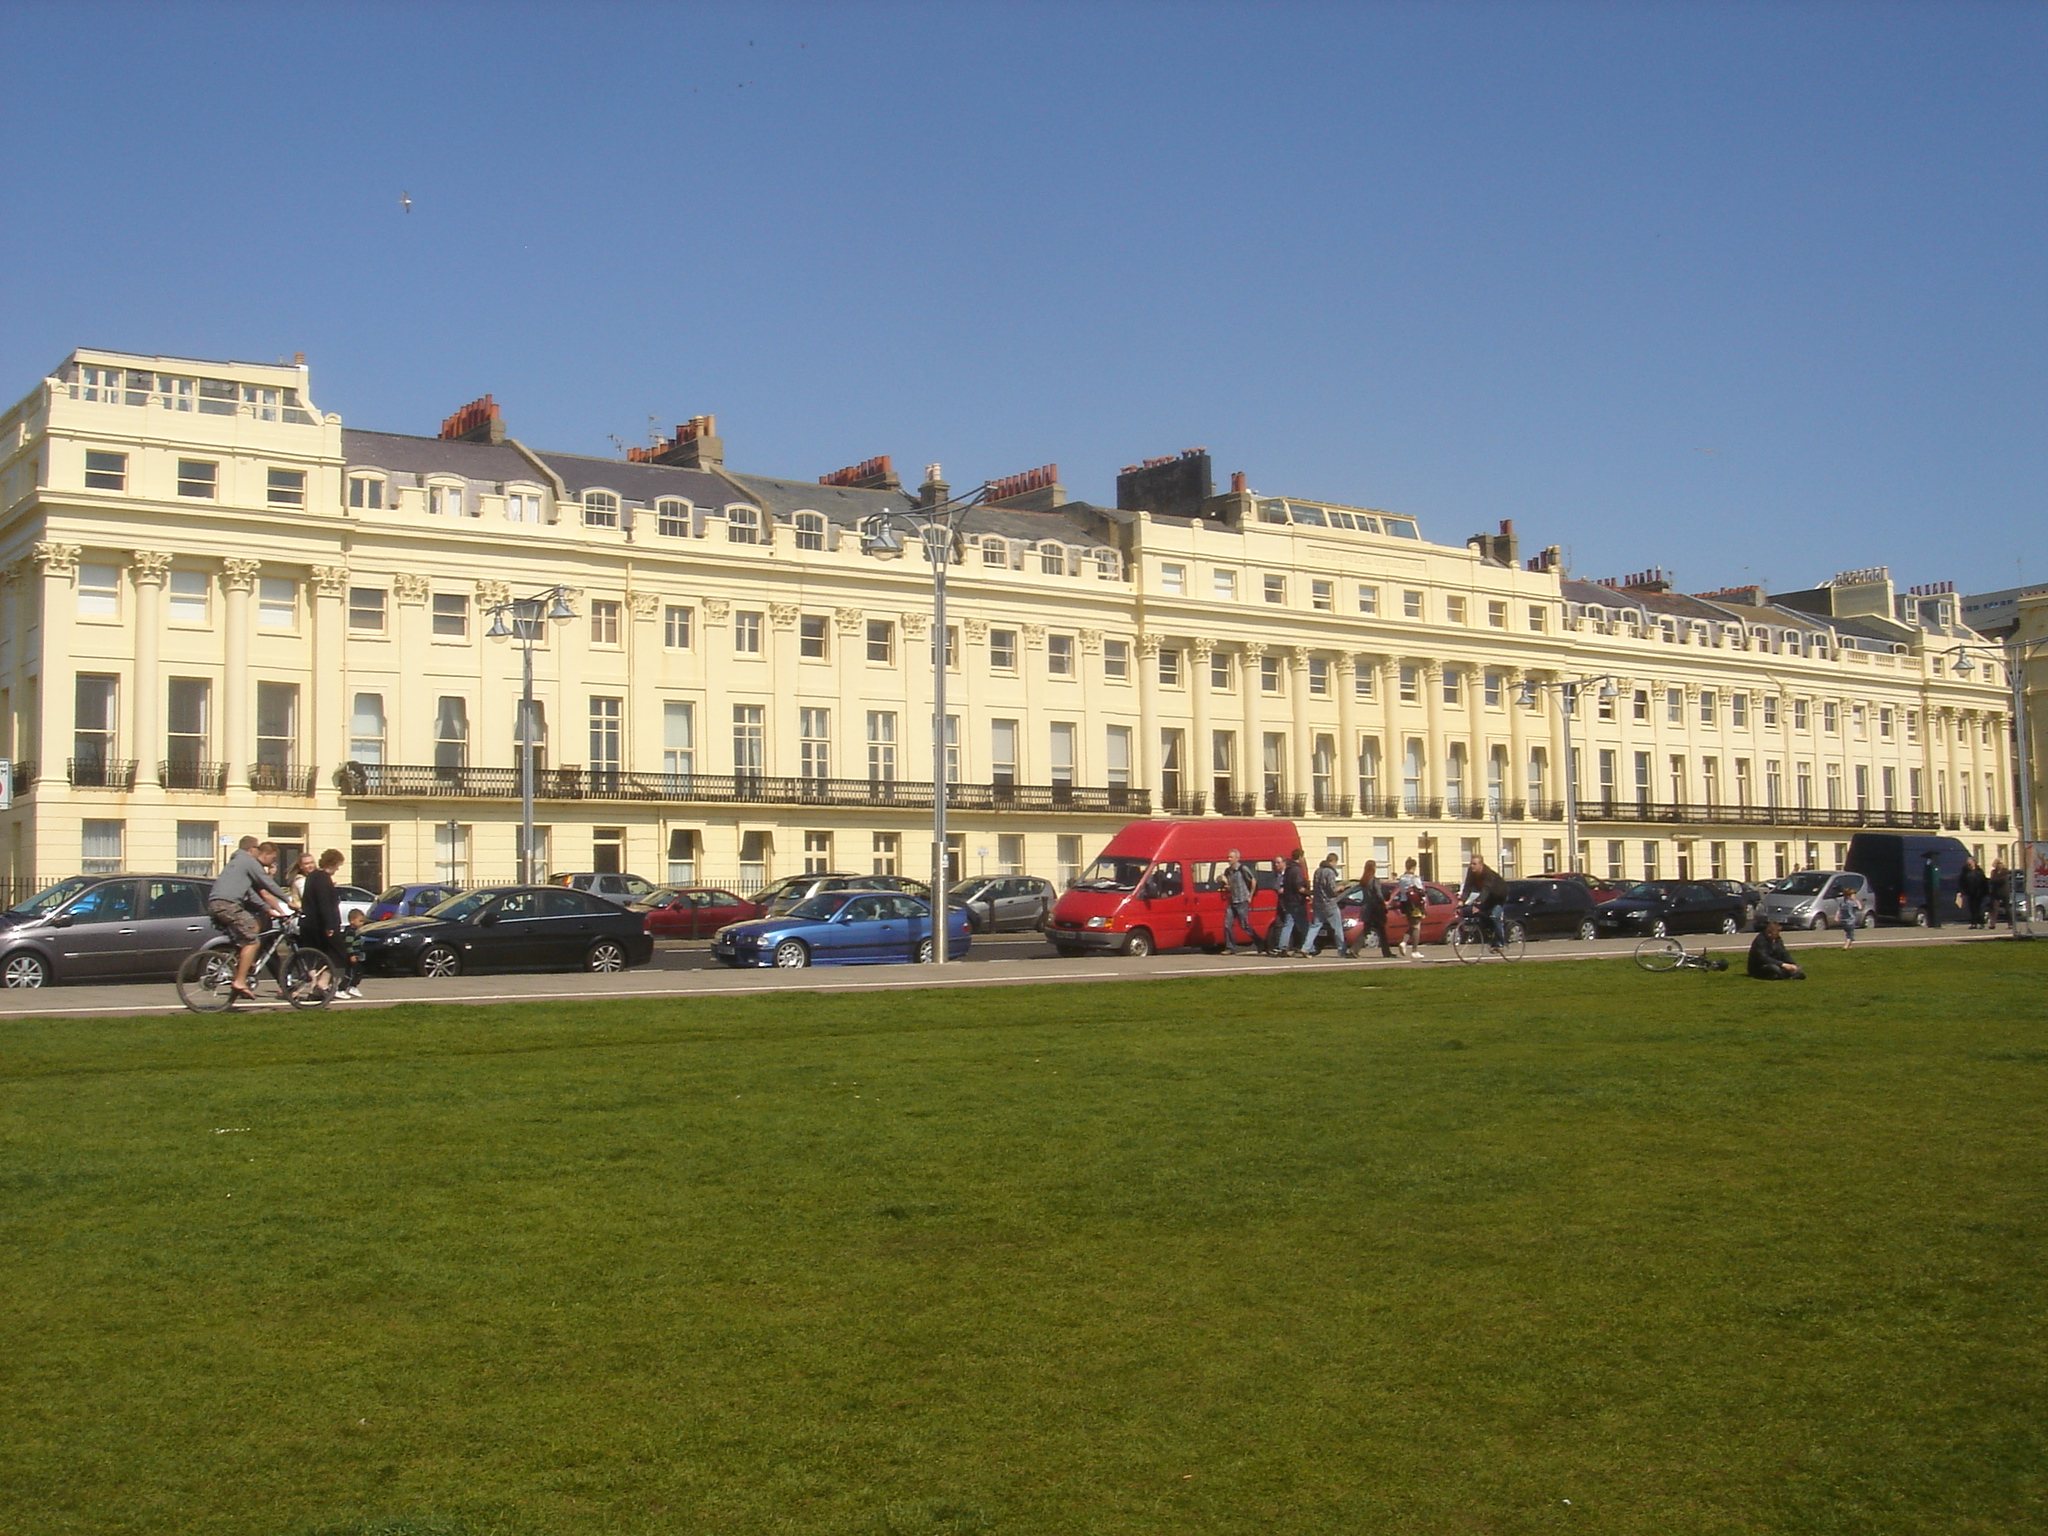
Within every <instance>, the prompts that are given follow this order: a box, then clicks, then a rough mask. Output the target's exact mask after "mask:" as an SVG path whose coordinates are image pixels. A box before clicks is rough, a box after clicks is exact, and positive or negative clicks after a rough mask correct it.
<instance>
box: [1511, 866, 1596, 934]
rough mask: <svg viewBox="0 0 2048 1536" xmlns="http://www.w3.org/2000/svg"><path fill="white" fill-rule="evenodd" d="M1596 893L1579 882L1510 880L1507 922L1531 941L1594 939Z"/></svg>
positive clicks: (1564, 880)
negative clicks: (1518, 927) (1514, 924)
mask: <svg viewBox="0 0 2048 1536" xmlns="http://www.w3.org/2000/svg"><path fill="white" fill-rule="evenodd" d="M1596 905H1597V904H1596V903H1595V902H1594V900H1593V893H1592V892H1591V891H1590V890H1588V889H1587V888H1586V886H1585V885H1584V884H1583V883H1581V882H1580V881H1577V880H1566V879H1557V880H1510V881H1509V882H1508V921H1509V922H1513V923H1520V924H1521V925H1522V932H1524V933H1526V934H1527V935H1528V936H1529V937H1530V938H1532V939H1556V938H1572V939H1595V938H1598V937H1599V936H1600V924H1599V922H1598V920H1597V919H1595V918H1594V916H1593V911H1594V907H1595V906H1596Z"/></svg>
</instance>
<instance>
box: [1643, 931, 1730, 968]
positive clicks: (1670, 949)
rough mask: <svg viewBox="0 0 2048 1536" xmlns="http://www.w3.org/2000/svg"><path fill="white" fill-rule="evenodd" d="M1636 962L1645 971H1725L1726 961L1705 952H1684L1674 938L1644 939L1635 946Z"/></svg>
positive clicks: (1683, 947) (1681, 945)
mask: <svg viewBox="0 0 2048 1536" xmlns="http://www.w3.org/2000/svg"><path fill="white" fill-rule="evenodd" d="M1636 964H1637V965H1640V966H1641V967H1642V968H1643V969H1644V970H1646V971H1725V970H1727V969H1728V962H1727V961H1726V960H1722V959H1719V958H1717V957H1715V956H1713V955H1710V954H1708V953H1707V952H1706V950H1705V949H1704V948H1702V949H1701V950H1700V952H1699V953H1698V954H1696V955H1690V954H1687V953H1686V950H1685V946H1684V945H1683V944H1681V943H1679V942H1678V940H1676V939H1645V940H1643V942H1642V943H1640V944H1638V945H1637V946H1636Z"/></svg>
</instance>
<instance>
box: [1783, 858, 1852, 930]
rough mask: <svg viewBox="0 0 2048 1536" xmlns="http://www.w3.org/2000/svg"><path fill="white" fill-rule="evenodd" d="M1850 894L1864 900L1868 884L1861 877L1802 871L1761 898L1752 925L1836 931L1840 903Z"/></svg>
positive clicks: (1819, 870) (1839, 914)
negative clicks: (1771, 924)
mask: <svg viewBox="0 0 2048 1536" xmlns="http://www.w3.org/2000/svg"><path fill="white" fill-rule="evenodd" d="M1851 891H1855V892H1857V893H1859V894H1860V895H1861V896H1862V897H1863V899H1864V901H1865V902H1866V903H1868V901H1869V899H1870V882H1869V881H1868V880H1866V879H1865V878H1864V877H1863V876H1861V875H1852V874H1847V873H1843V872H1839V871H1832V870H1822V869H1803V870H1801V871H1800V872H1799V873H1798V874H1796V875H1793V876H1792V877H1791V878H1790V879H1788V880H1786V881H1784V882H1783V883H1782V884H1781V885H1779V887H1778V888H1777V889H1776V890H1775V891H1773V892H1771V894H1770V895H1768V896H1766V897H1765V898H1764V899H1763V905H1762V907H1761V909H1760V910H1759V911H1758V912H1757V914H1756V919H1755V921H1756V925H1757V926H1758V927H1761V926H1762V925H1763V924H1765V923H1776V924H1778V926H1780V927H1781V928H1839V927H1840V926H1841V925H1842V901H1843V898H1844V897H1846V896H1847V895H1848V894H1849V893H1850V892H1851Z"/></svg>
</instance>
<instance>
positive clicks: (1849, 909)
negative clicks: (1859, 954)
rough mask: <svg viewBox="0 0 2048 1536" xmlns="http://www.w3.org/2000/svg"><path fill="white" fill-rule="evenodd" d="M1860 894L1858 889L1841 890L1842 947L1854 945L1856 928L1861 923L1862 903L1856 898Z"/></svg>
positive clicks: (1847, 947) (1848, 947) (1853, 946)
mask: <svg viewBox="0 0 2048 1536" xmlns="http://www.w3.org/2000/svg"><path fill="white" fill-rule="evenodd" d="M1861 895H1862V893H1861V892H1860V891H1853V890H1851V891H1844V892H1842V911H1841V915H1842V948H1844V949H1854V948H1855V947H1856V930H1857V929H1858V928H1859V927H1861V926H1862V923H1863V904H1862V902H1861V901H1860V900H1859V899H1858V898H1859V897H1860V896H1861Z"/></svg>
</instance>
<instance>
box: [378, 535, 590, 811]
mask: <svg viewBox="0 0 2048 1536" xmlns="http://www.w3.org/2000/svg"><path fill="white" fill-rule="evenodd" d="M391 596H392V598H393V600H394V602H395V603H396V605H397V606H396V609H395V611H394V612H393V613H392V615H391V619H390V622H391V643H392V649H393V651H394V652H395V653H396V654H397V655H399V656H404V657H410V656H424V655H426V654H427V647H428V646H429V645H430V644H431V643H432V638H431V637H432V635H433V624H432V621H431V620H430V619H429V618H428V616H427V613H426V611H425V610H426V604H427V598H428V596H429V593H428V589H427V578H426V577H424V576H415V575H412V574H410V573H406V574H403V575H399V576H395V577H393V578H392V581H391ZM566 628H567V626H565V625H550V626H549V629H550V631H551V633H550V634H549V636H548V638H547V640H546V641H545V642H543V644H544V645H545V646H546V647H547V648H548V649H547V652H545V653H544V654H550V655H552V656H553V657H555V658H557V659H556V661H555V668H556V675H557V676H559V675H561V672H562V667H561V663H560V661H559V657H560V655H561V650H562V647H563V646H564V645H565V644H567V643H568V635H567V634H566V633H564V631H565V630H566ZM435 689H436V685H435V684H433V683H430V682H428V681H427V680H426V679H425V678H423V677H420V676H419V675H418V674H417V673H415V672H414V671H413V669H412V668H410V667H406V666H403V665H401V666H399V667H398V668H397V669H396V671H395V674H394V682H393V686H392V687H391V690H390V692H388V693H387V694H386V695H385V697H384V730H385V749H384V760H385V761H386V762H387V763H431V762H432V761H433V760H434V723H435V722H434V710H435V708H436V705H435V704H434V693H435ZM350 703H351V705H353V703H354V701H353V700H351V701H350ZM513 708H514V709H517V708H518V706H517V705H514V706H513ZM561 728H562V722H561V721H560V720H553V721H551V722H550V725H549V729H550V731H551V732H555V733H559V732H560V730H561ZM470 734H471V735H472V737H474V738H476V739H478V740H481V739H482V729H481V722H479V723H478V724H477V725H475V726H472V727H471V732H470ZM561 739H562V738H561V736H560V735H559V734H556V735H554V736H553V737H552V740H553V741H555V742H559V741H560V740H561ZM571 744H572V745H573V744H574V739H573V738H571ZM581 757H582V754H581V753H576V754H574V755H573V756H572V757H571V761H580V760H581ZM555 761H556V758H555V756H554V755H553V754H551V755H550V756H549V757H548V759H547V762H548V764H549V766H553V765H554V763H555ZM444 819H445V818H444ZM418 835H419V836H420V837H421V838H423V839H425V842H424V843H423V844H422V846H423V847H431V846H432V844H433V831H432V828H428V827H422V828H421V830H420V831H419V833H418Z"/></svg>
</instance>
